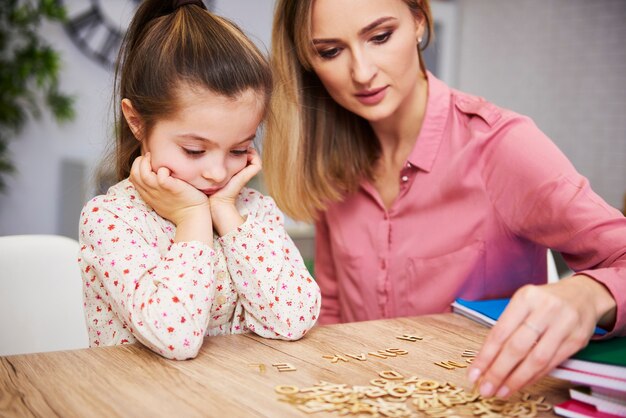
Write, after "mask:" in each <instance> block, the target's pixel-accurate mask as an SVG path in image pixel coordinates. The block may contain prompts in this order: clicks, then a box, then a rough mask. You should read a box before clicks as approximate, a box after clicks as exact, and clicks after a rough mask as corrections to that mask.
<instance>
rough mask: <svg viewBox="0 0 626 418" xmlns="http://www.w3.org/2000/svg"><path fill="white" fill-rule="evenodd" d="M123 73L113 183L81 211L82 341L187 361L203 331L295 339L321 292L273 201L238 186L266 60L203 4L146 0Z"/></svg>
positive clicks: (246, 175) (310, 321)
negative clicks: (137, 346)
mask: <svg viewBox="0 0 626 418" xmlns="http://www.w3.org/2000/svg"><path fill="white" fill-rule="evenodd" d="M117 75H118V77H116V80H117V81H116V83H117V85H118V88H119V91H117V88H116V91H117V94H119V98H121V100H120V101H117V100H116V103H120V107H121V114H120V116H119V120H118V122H119V130H118V138H117V142H116V147H115V154H114V155H115V161H116V169H117V176H118V179H119V180H121V181H120V182H119V183H118V184H116V185H114V186H113V187H111V188H110V189H109V191H108V193H107V194H106V195H105V196H97V197H95V198H94V199H92V200H91V201H90V202H88V203H87V204H86V205H85V207H84V209H83V212H82V215H81V220H80V237H79V238H80V242H81V252H80V258H79V263H80V267H81V270H82V275H83V281H84V301H85V313H86V319H87V325H88V329H89V337H90V345H91V346H103V345H114V344H125V343H132V342H135V341H136V340H138V341H140V342H141V343H143V344H144V345H146V346H147V347H149V348H150V349H151V350H153V351H155V352H157V353H159V354H161V355H162V356H164V357H167V358H172V359H188V358H193V357H195V356H196V355H197V353H198V350H199V349H200V347H201V345H202V342H203V337H204V336H206V335H209V336H214V335H223V334H230V333H242V332H245V331H253V332H255V333H257V334H258V335H261V336H263V337H267V338H280V339H286V340H297V339H299V338H300V337H302V336H303V335H304V334H305V333H306V332H307V331H308V330H309V329H310V328H311V327H312V326H313V325H314V324H315V321H316V319H317V316H318V313H319V309H320V292H319V288H318V286H317V284H316V283H315V282H314V281H313V280H312V279H311V277H310V275H309V273H308V272H307V270H306V268H305V266H304V263H303V261H302V258H301V256H300V254H299V253H298V251H297V249H296V247H295V246H294V244H293V242H292V241H291V240H290V238H289V237H288V236H287V234H286V233H285V230H284V229H283V218H282V215H281V213H280V212H279V211H278V210H277V208H276V206H275V204H274V202H273V201H272V200H271V199H270V198H268V197H265V196H263V195H261V194H259V193H258V192H256V191H254V190H250V189H246V188H244V187H243V186H244V185H245V184H246V183H247V182H248V181H249V180H250V179H251V178H252V177H253V176H254V175H255V174H256V173H258V172H259V170H260V169H261V165H260V158H259V156H258V154H257V152H256V151H255V150H254V149H253V148H252V143H253V139H254V136H255V132H256V130H257V127H258V125H259V123H260V122H261V120H262V118H263V117H264V113H265V107H266V103H267V101H268V97H269V93H270V91H271V75H270V71H269V68H268V65H267V62H266V60H265V59H264V57H263V56H262V55H261V53H260V52H259V51H258V50H257V48H256V47H255V46H254V45H253V44H252V42H251V41H250V40H249V39H247V38H246V37H245V36H244V35H243V33H242V32H241V31H240V30H239V29H238V28H237V27H236V26H235V25H234V24H232V23H231V22H229V21H227V20H225V19H223V18H221V17H218V16H215V15H212V14H210V13H209V12H208V11H206V9H205V8H204V6H203V4H202V2H201V1H200V0H197V1H184V0H183V1H163V0H147V1H144V2H143V3H142V4H141V6H140V7H139V9H138V11H137V14H136V15H135V17H134V19H133V21H132V23H131V26H130V28H129V31H128V33H127V37H126V39H125V41H124V45H123V46H122V51H121V54H120V63H119V64H118V70H117ZM129 176H130V179H129V178H128V177H129Z"/></svg>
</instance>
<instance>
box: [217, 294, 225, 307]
mask: <svg viewBox="0 0 626 418" xmlns="http://www.w3.org/2000/svg"><path fill="white" fill-rule="evenodd" d="M225 302H226V296H224V295H219V296H218V297H217V303H219V304H220V305H223V304H224V303H225Z"/></svg>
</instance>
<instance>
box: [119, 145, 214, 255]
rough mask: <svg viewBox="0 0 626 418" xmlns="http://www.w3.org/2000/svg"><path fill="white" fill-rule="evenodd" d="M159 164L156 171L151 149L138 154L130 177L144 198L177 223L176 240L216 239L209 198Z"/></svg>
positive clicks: (204, 240)
mask: <svg viewBox="0 0 626 418" xmlns="http://www.w3.org/2000/svg"><path fill="white" fill-rule="evenodd" d="M170 174H171V173H170V170H169V169H167V168H166V167H160V168H159V169H158V170H157V172H156V173H155V172H154V171H152V165H151V163H150V153H147V154H146V155H143V156H140V157H137V158H136V159H135V161H134V162H133V165H132V167H131V171H130V181H131V182H132V183H133V185H134V186H135V188H136V189H137V191H138V192H139V195H140V196H141V198H142V199H143V200H144V201H145V202H146V203H147V204H148V205H150V206H151V207H152V208H153V209H154V211H155V212H156V213H157V214H159V216H161V217H162V218H165V219H168V220H169V221H171V222H172V223H173V224H174V225H176V241H177V242H180V241H193V240H198V241H203V242H209V243H211V244H212V242H213V226H212V222H211V210H210V206H209V199H208V198H207V196H206V195H205V194H204V193H202V192H201V191H200V190H198V189H196V188H195V187H193V186H192V185H190V184H189V183H187V182H185V181H183V180H180V179H177V178H175V177H172V176H171V175H170Z"/></svg>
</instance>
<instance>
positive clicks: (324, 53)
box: [317, 48, 340, 60]
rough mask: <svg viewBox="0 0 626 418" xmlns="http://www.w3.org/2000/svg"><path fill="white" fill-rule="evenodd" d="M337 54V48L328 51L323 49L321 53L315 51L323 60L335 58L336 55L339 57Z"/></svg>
mask: <svg viewBox="0 0 626 418" xmlns="http://www.w3.org/2000/svg"><path fill="white" fill-rule="evenodd" d="M339 52H340V50H339V48H330V49H325V50H323V51H317V53H318V54H319V56H320V57H322V59H325V60H329V59H333V58H335V57H336V56H337V55H339Z"/></svg>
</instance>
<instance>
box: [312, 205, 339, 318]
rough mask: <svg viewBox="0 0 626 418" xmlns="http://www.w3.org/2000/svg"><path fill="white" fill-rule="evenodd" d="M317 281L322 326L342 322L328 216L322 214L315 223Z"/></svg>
mask: <svg viewBox="0 0 626 418" xmlns="http://www.w3.org/2000/svg"><path fill="white" fill-rule="evenodd" d="M315 280H316V281H317V283H318V284H319V286H320V289H321V292H322V301H323V302H322V310H321V312H320V324H322V325H325V324H337V323H339V322H341V318H340V314H339V312H340V307H339V287H338V286H337V277H336V272H335V264H334V261H333V257H332V255H331V248H330V239H329V235H328V223H327V221H326V214H321V215H320V219H319V220H318V221H317V222H315Z"/></svg>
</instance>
